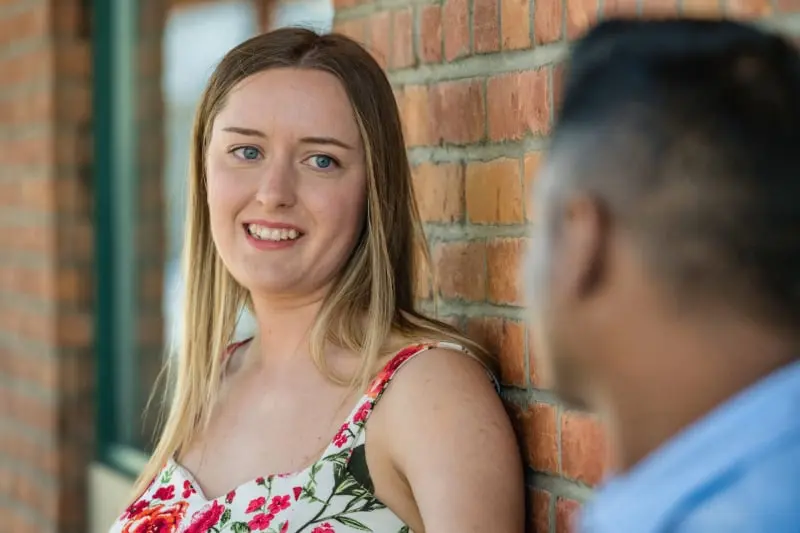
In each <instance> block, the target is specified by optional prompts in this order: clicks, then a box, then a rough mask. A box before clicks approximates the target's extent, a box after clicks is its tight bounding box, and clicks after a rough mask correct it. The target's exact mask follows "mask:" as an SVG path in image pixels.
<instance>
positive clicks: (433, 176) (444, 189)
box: [413, 163, 464, 222]
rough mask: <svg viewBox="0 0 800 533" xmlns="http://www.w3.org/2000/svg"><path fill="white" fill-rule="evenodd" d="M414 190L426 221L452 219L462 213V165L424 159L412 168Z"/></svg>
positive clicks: (423, 218) (460, 216) (461, 216)
mask: <svg viewBox="0 0 800 533" xmlns="http://www.w3.org/2000/svg"><path fill="white" fill-rule="evenodd" d="M413 179H414V191H415V196H416V198H417V205H418V207H419V211H420V216H421V217H422V220H423V221H426V222H455V221H457V220H461V219H463V217H464V167H463V166H462V165H461V164H453V163H443V164H434V163H423V164H421V165H418V166H417V167H416V168H414V172H413Z"/></svg>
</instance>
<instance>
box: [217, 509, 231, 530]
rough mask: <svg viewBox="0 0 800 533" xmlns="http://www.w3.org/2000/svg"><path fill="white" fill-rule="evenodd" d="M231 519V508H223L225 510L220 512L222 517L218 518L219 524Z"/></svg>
mask: <svg viewBox="0 0 800 533" xmlns="http://www.w3.org/2000/svg"><path fill="white" fill-rule="evenodd" d="M230 519H231V510H230V508H228V509H225V512H224V513H222V518H220V519H219V525H221V526H224V525H225V524H227V523H228V520H230Z"/></svg>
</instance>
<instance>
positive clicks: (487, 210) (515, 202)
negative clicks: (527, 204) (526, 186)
mask: <svg viewBox="0 0 800 533" xmlns="http://www.w3.org/2000/svg"><path fill="white" fill-rule="evenodd" d="M519 173H520V162H519V160H516V159H507V158H502V159H495V160H492V161H485V162H483V161H476V162H473V163H469V164H468V165H467V173H466V200H467V216H468V218H469V220H470V221H471V222H473V223H478V224H513V223H519V222H522V221H523V213H522V182H521V179H520V175H519Z"/></svg>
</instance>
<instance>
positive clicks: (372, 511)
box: [109, 343, 464, 533]
mask: <svg viewBox="0 0 800 533" xmlns="http://www.w3.org/2000/svg"><path fill="white" fill-rule="evenodd" d="M436 347H442V348H448V349H456V350H461V351H464V349H463V348H462V347H461V346H458V345H454V344H450V343H438V344H418V345H414V346H409V347H407V348H405V349H403V350H401V351H400V352H399V353H398V354H397V355H395V356H394V357H393V358H392V359H391V360H390V361H389V363H388V364H387V365H386V366H385V367H384V368H383V370H382V371H381V372H380V373H379V374H378V376H377V377H376V378H375V379H374V380H373V382H372V384H371V385H370V387H369V388H368V390H367V392H366V394H365V395H364V396H363V397H362V399H361V400H360V401H359V402H358V403H357V404H356V407H355V408H354V409H353V411H352V412H351V413H350V415H349V416H348V417H347V419H346V420H345V422H344V424H342V426H341V428H340V429H339V431H338V432H337V433H336V435H335V436H334V437H333V439H332V441H331V443H330V444H329V445H328V447H327V448H326V450H325V451H324V452H323V454H322V457H321V458H320V459H319V460H318V461H317V462H315V463H314V464H312V465H311V466H309V467H307V468H305V469H304V470H301V471H300V472H297V473H293V474H283V475H269V476H265V477H258V478H256V479H253V480H252V481H248V482H246V483H244V484H242V485H239V486H238V487H236V488H235V489H234V490H232V491H230V492H229V493H228V494H227V495H224V496H220V497H219V498H215V499H213V500H209V499H207V498H205V497H204V495H203V494H202V492H201V490H200V488H199V486H198V484H197V483H196V481H195V480H194V478H193V477H192V475H191V473H190V472H188V471H187V470H186V469H185V468H183V467H182V466H181V465H180V464H178V463H177V462H176V461H174V460H172V459H170V460H169V461H168V462H167V464H166V465H164V468H163V469H162V470H161V472H160V473H159V475H158V476H156V478H155V479H153V481H152V482H151V484H150V486H149V487H148V488H147V490H145V492H144V494H142V496H141V497H139V499H137V500H136V501H135V502H134V503H133V504H131V505H130V506H129V507H128V508H127V509H126V510H125V512H124V513H123V514H122V515H121V516H120V517H119V518H118V519H117V521H116V522H115V524H114V525H113V526H112V527H111V530H110V532H109V533H205V532H214V533H222V532H233V533H242V532H250V531H264V532H267V533H354V532H374V533H409V528H408V526H407V525H405V524H404V523H403V522H402V521H401V520H400V519H399V518H398V517H397V516H396V515H395V514H394V513H393V512H392V511H391V510H390V509H389V508H387V507H386V506H385V505H384V504H383V503H381V502H380V501H379V500H378V499H376V498H375V496H374V495H373V487H372V483H371V481H370V477H369V473H368V471H367V467H366V457H365V454H364V442H365V437H366V435H365V431H364V425H365V424H366V422H367V419H368V418H369V415H370V413H371V412H372V409H373V407H374V406H375V404H376V403H377V402H378V400H379V399H380V397H381V396H382V395H383V392H384V391H385V390H386V387H387V385H388V384H389V382H390V381H391V380H392V378H393V377H394V375H395V373H396V372H397V371H398V370H399V369H400V367H402V366H403V364H405V363H406V362H407V361H409V360H410V359H411V358H412V357H414V356H416V355H418V354H420V353H422V352H425V351H426V350H429V349H431V348H436Z"/></svg>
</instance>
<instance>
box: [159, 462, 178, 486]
mask: <svg viewBox="0 0 800 533" xmlns="http://www.w3.org/2000/svg"><path fill="white" fill-rule="evenodd" d="M173 472H175V467H174V466H171V467H169V468H167V469H166V470H164V472H163V473H162V474H161V479H160V480H159V483H161V484H162V485H165V484H167V483H169V482H170V480H172V473H173Z"/></svg>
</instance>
